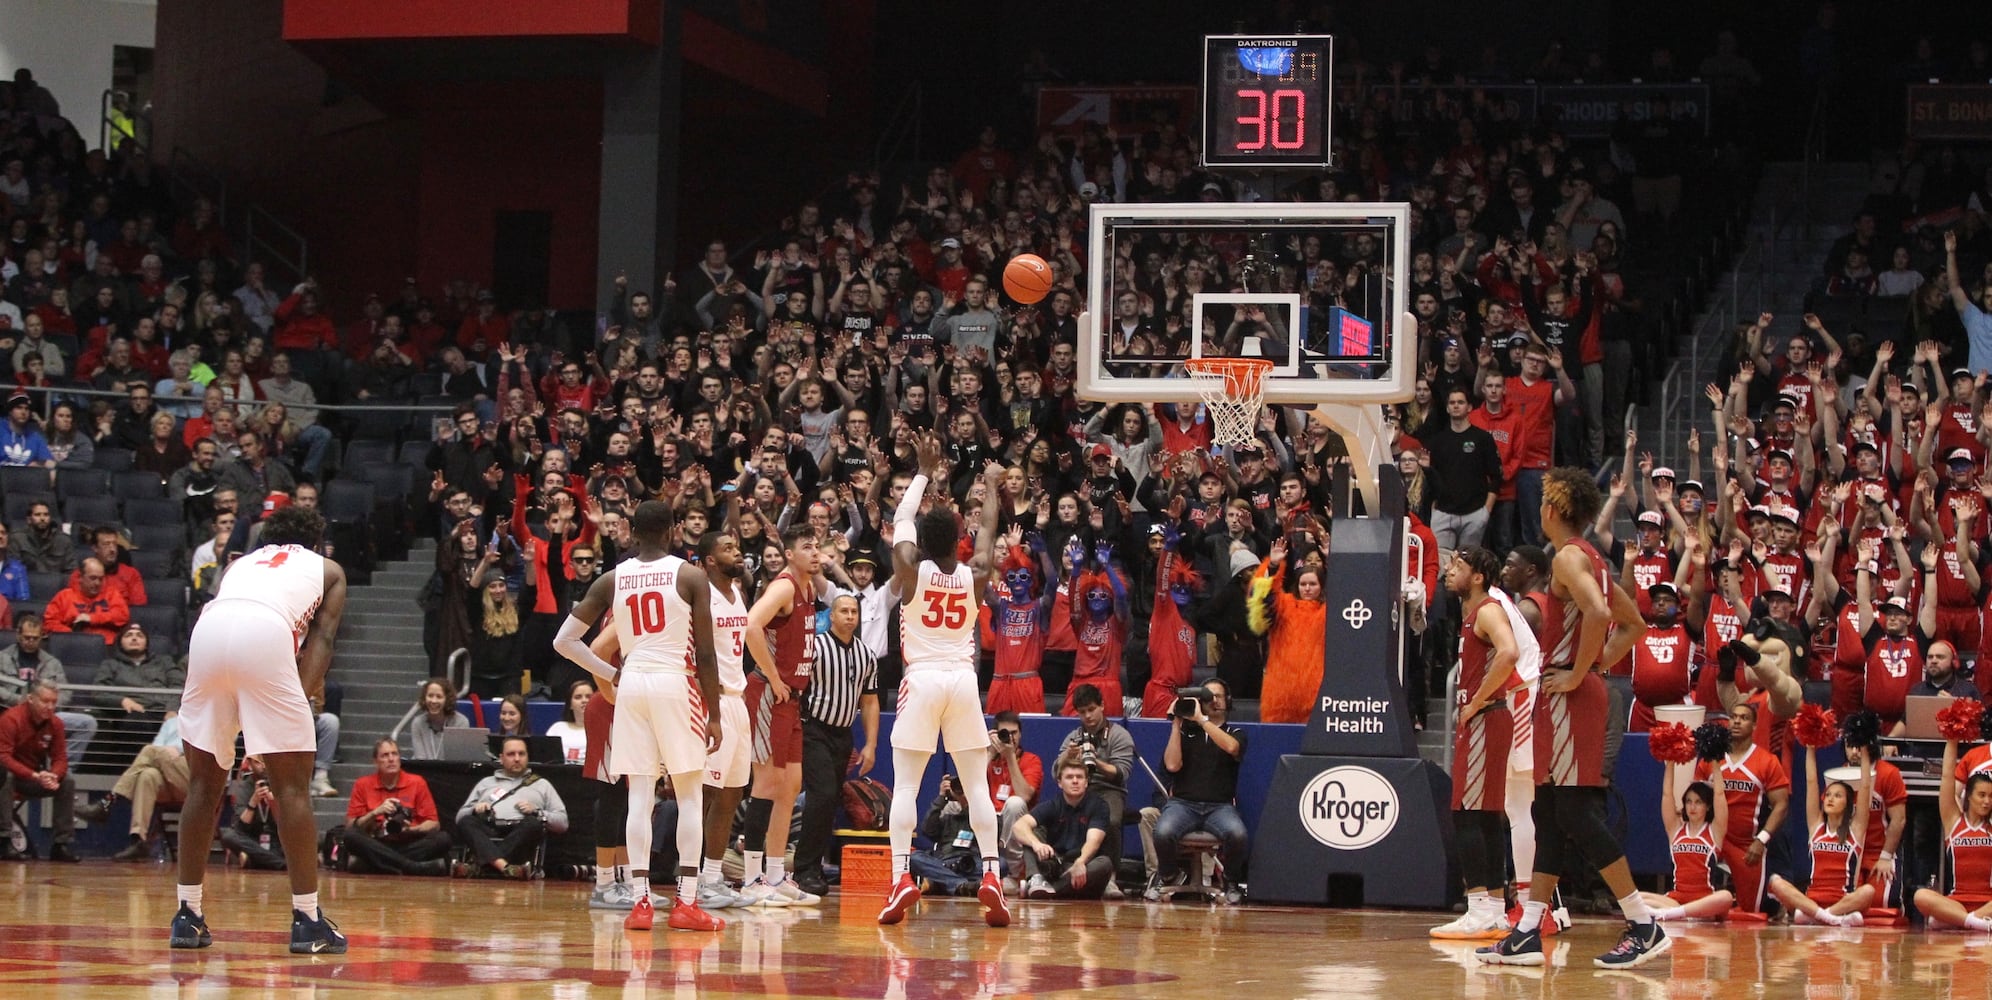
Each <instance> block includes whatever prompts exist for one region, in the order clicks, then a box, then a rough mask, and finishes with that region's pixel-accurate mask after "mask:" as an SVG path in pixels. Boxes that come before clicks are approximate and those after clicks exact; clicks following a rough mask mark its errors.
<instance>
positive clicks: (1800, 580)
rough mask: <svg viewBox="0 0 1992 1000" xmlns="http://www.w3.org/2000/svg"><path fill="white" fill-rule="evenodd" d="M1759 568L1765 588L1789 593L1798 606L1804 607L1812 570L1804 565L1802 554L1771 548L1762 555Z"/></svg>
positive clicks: (1808, 594)
mask: <svg viewBox="0 0 1992 1000" xmlns="http://www.w3.org/2000/svg"><path fill="white" fill-rule="evenodd" d="M1759 569H1760V571H1761V573H1762V576H1763V578H1764V588H1765V589H1766V590H1782V591H1784V592H1785V593H1787V594H1790V595H1791V598H1792V600H1794V601H1797V602H1798V606H1799V607H1801V608H1803V607H1805V602H1806V598H1807V597H1808V596H1810V593H1809V585H1810V581H1811V579H1812V572H1811V570H1809V569H1808V568H1807V567H1806V565H1805V557H1804V556H1802V555H1799V554H1798V553H1796V552H1778V551H1776V550H1773V551H1771V552H1770V553H1769V554H1768V555H1766V556H1764V564H1763V565H1762V566H1761V567H1759Z"/></svg>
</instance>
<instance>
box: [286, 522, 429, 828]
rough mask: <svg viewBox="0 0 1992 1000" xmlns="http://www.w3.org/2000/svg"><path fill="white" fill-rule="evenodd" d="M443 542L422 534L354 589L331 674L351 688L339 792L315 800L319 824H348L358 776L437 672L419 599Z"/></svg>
mask: <svg viewBox="0 0 1992 1000" xmlns="http://www.w3.org/2000/svg"><path fill="white" fill-rule="evenodd" d="M435 551H436V543H435V542H434V541H432V540H430V539H420V540H417V541H416V542H415V543H414V546H413V548H411V549H410V551H409V553H408V558H407V559H405V560H402V561H400V562H383V563H381V564H379V565H378V566H376V567H375V569H374V574H373V580H372V582H370V583H368V584H367V585H366V586H359V587H353V588H351V589H350V590H348V591H347V594H346V618H345V621H344V622H343V623H342V624H341V626H340V628H339V641H338V645H337V648H336V650H335V651H334V653H333V655H332V671H331V676H332V677H333V678H335V679H336V680H338V682H339V683H340V684H341V685H343V686H344V687H345V701H344V702H343V703H342V704H341V706H340V717H339V725H340V734H339V757H338V760H339V763H336V764H334V765H333V767H332V784H333V786H334V787H336V788H337V789H338V790H339V795H338V796H337V797H335V798H324V799H314V800H313V812H314V813H315V814H316V815H317V817H318V828H319V829H320V830H324V829H327V828H329V827H331V826H332V825H334V824H336V823H343V822H345V818H346V797H347V796H348V795H349V794H350V793H351V792H352V790H353V782H354V781H355V780H357V779H359V778H361V777H364V776H366V775H368V774H371V773H373V742H374V741H375V740H377V739H379V738H381V737H383V736H386V735H387V734H388V733H389V732H391V731H392V730H393V729H394V724H395V723H396V722H399V721H401V715H402V713H403V712H406V711H407V710H408V706H410V705H412V704H414V702H415V692H416V688H417V685H419V684H420V683H421V682H422V680H423V679H424V678H426V677H428V676H429V658H428V656H427V654H425V653H424V652H423V650H422V624H423V614H422V609H421V608H420V607H418V606H417V605H416V603H415V597H416V595H417V594H418V593H420V592H421V590H422V585H423V584H424V583H426V582H427V581H428V579H429V574H430V573H431V572H433V571H434V569H435V563H436V555H435Z"/></svg>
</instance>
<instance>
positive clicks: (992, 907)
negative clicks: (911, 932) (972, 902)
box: [880, 872, 1010, 927]
mask: <svg viewBox="0 0 1992 1000" xmlns="http://www.w3.org/2000/svg"><path fill="white" fill-rule="evenodd" d="M975 898H976V899H979V900H981V901H982V919H983V920H985V921H987V922H988V924H989V926H991V927H1008V926H1010V904H1009V902H1008V901H1006V900H1004V898H1003V882H1002V880H1001V879H998V878H997V877H996V873H995V872H983V873H982V885H981V886H980V887H978V888H977V889H976V890H975ZM880 919H881V920H883V919H884V917H882V916H881V917H880Z"/></svg>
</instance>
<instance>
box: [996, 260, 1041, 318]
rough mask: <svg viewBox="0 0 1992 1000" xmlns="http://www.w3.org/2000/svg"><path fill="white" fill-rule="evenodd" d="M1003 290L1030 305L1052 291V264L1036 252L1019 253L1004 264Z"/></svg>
mask: <svg viewBox="0 0 1992 1000" xmlns="http://www.w3.org/2000/svg"><path fill="white" fill-rule="evenodd" d="M1003 291H1004V292H1005V293H1007V294H1008V295H1009V296H1010V297H1011V298H1013V299H1016V300H1017V301H1018V302H1022V303H1023V304H1025V305H1030V304H1031V303H1033V302H1036V301H1038V300H1039V299H1042V298H1044V297H1045V295H1047V294H1049V293H1050V292H1051V265H1050V264H1047V263H1045V262H1044V258H1043V257H1040V256H1038V255H1037V254H1034V253H1026V254H1018V255H1017V256H1015V257H1012V258H1010V262H1009V263H1008V264H1005V265H1004V266H1003Z"/></svg>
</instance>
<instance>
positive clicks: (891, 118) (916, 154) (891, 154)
mask: <svg viewBox="0 0 1992 1000" xmlns="http://www.w3.org/2000/svg"><path fill="white" fill-rule="evenodd" d="M925 101H926V98H925V94H924V91H923V90H922V88H921V86H920V81H918V80H915V81H913V85H912V86H910V87H908V88H906V92H905V93H903V94H901V95H900V96H899V103H898V104H895V105H893V108H892V113H891V114H890V115H888V116H886V120H885V127H884V128H881V129H879V133H878V142H877V143H876V144H875V145H873V147H872V169H874V170H880V171H882V170H884V169H885V165H886V163H887V162H888V161H891V160H895V159H897V158H898V157H899V147H900V146H902V145H904V144H905V142H906V139H907V137H908V136H909V135H910V136H911V137H912V140H913V159H916V160H917V159H919V158H920V119H921V118H922V111H921V108H922V106H923V105H924V104H925ZM908 105H911V110H910V111H908ZM902 112H906V113H904V114H902Z"/></svg>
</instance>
